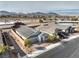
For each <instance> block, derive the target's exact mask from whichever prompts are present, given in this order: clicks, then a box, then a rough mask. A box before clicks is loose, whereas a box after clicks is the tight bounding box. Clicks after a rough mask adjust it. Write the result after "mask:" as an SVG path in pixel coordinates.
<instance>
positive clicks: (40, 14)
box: [0, 11, 58, 16]
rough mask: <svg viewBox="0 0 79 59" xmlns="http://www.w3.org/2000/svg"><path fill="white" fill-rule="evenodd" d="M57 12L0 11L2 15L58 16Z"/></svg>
mask: <svg viewBox="0 0 79 59" xmlns="http://www.w3.org/2000/svg"><path fill="white" fill-rule="evenodd" d="M57 15H58V14H57V13H53V12H50V13H42V12H35V13H27V14H25V13H16V12H8V11H0V16H57Z"/></svg>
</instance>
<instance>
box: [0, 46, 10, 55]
mask: <svg viewBox="0 0 79 59" xmlns="http://www.w3.org/2000/svg"><path fill="white" fill-rule="evenodd" d="M8 48H9V46H4V45H0V54H4V53H5V52H6V51H7V50H8Z"/></svg>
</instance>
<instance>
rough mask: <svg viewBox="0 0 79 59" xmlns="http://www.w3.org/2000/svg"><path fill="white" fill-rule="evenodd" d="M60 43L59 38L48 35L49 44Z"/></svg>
mask: <svg viewBox="0 0 79 59" xmlns="http://www.w3.org/2000/svg"><path fill="white" fill-rule="evenodd" d="M57 41H59V36H57V35H54V34H53V35H48V42H57Z"/></svg>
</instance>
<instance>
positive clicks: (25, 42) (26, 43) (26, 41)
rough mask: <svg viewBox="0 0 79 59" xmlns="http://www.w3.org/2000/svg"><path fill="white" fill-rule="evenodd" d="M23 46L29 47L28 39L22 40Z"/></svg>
mask: <svg viewBox="0 0 79 59" xmlns="http://www.w3.org/2000/svg"><path fill="white" fill-rule="evenodd" d="M24 45H25V46H28V47H29V46H31V45H32V42H31V41H30V40H29V39H25V40H24Z"/></svg>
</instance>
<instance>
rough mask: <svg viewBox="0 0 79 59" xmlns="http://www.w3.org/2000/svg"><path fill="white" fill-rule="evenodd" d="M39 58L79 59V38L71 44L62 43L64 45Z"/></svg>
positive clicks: (70, 42)
mask: <svg viewBox="0 0 79 59" xmlns="http://www.w3.org/2000/svg"><path fill="white" fill-rule="evenodd" d="M37 57H39V58H79V38H76V39H74V40H71V41H69V42H66V43H64V42H62V45H60V46H58V47H56V48H54V49H51V50H50V51H48V52H45V53H43V54H41V55H39V56H37Z"/></svg>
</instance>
